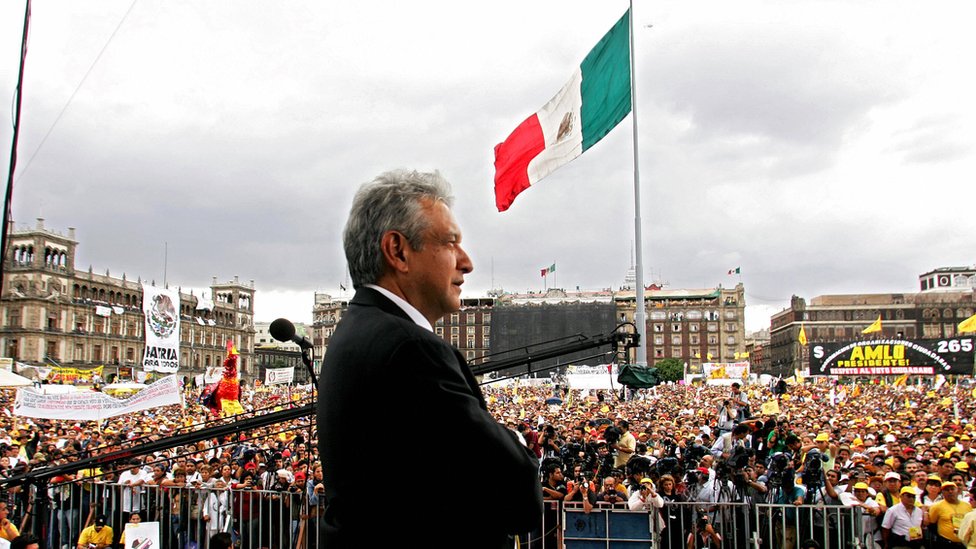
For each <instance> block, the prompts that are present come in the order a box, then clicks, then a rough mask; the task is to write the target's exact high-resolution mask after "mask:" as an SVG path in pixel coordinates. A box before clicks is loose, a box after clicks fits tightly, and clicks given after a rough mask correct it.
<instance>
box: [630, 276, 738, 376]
mask: <svg viewBox="0 0 976 549" xmlns="http://www.w3.org/2000/svg"><path fill="white" fill-rule="evenodd" d="M644 299H645V309H646V311H647V322H646V323H647V339H648V341H647V362H648V364H650V365H653V364H654V363H655V362H658V361H660V360H662V359H664V358H676V359H678V360H681V361H682V362H686V363H687V364H688V370H689V373H700V372H701V364H702V363H704V362H735V361H737V360H740V359H741V360H744V358H743V357H744V355H745V352H746V348H745V343H746V341H745V307H746V303H745V287H744V286H743V285H742V283H741V282H740V283H739V284H737V285H736V286H735V287H734V288H723V287H722V286H718V287H716V288H702V289H687V290H670V289H668V290H665V289H662V288H658V287H656V286H651V287H650V288H649V289H647V290H646V291H645V292H644ZM614 301H615V302H616V304H617V318H618V319H619V320H620V321H621V322H634V312H635V311H636V310H637V297H636V292H635V291H634V290H632V289H627V290H621V291H619V292H616V293H615V294H614Z"/></svg>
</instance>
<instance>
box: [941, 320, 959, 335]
mask: <svg viewBox="0 0 976 549" xmlns="http://www.w3.org/2000/svg"><path fill="white" fill-rule="evenodd" d="M954 335H956V325H955V324H952V323H948V324H943V325H942V337H952V336H954Z"/></svg>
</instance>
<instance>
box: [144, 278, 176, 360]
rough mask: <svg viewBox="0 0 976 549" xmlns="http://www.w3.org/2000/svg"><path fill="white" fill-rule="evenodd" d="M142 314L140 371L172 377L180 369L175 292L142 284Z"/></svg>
mask: <svg viewBox="0 0 976 549" xmlns="http://www.w3.org/2000/svg"><path fill="white" fill-rule="evenodd" d="M142 312H143V313H144V314H145V315H146V352H145V353H144V354H143V355H142V367H143V369H144V370H146V371H147V372H163V373H168V374H172V373H175V372H176V371H177V370H179V368H180V294H179V292H175V291H173V290H167V289H165V288H157V287H155V286H149V285H147V284H143V285H142Z"/></svg>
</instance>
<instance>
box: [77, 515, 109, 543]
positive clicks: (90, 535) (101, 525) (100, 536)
mask: <svg viewBox="0 0 976 549" xmlns="http://www.w3.org/2000/svg"><path fill="white" fill-rule="evenodd" d="M111 546H112V527H111V526H106V524H105V515H98V517H97V518H95V524H92V525H91V526H89V527H88V528H85V529H84V530H82V531H81V535H80V536H78V549H107V548H108V547H111Z"/></svg>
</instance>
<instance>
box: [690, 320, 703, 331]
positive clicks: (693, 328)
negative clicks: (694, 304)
mask: <svg viewBox="0 0 976 549" xmlns="http://www.w3.org/2000/svg"><path fill="white" fill-rule="evenodd" d="M699 328H701V324H698V323H697V322H693V323H691V324H689V325H688V331H689V332H697V331H698V329H699Z"/></svg>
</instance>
